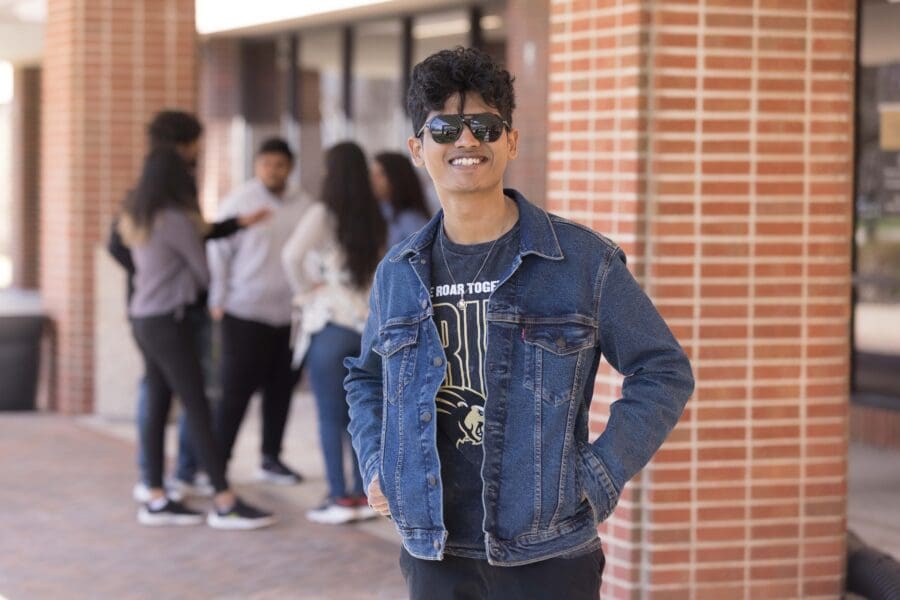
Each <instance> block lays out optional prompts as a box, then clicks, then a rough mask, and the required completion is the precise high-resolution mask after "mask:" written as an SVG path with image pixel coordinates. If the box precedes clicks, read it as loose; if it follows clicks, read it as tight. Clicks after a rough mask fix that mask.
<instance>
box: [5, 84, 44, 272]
mask: <svg viewBox="0 0 900 600" xmlns="http://www.w3.org/2000/svg"><path fill="white" fill-rule="evenodd" d="M13 77H14V82H13V88H14V89H15V96H14V97H13V106H12V147H13V148H14V149H15V151H14V152H13V153H12V161H13V162H12V171H11V175H12V214H11V215H10V218H11V221H12V263H13V274H12V284H13V287H18V288H22V289H34V288H36V287H38V245H39V241H38V238H39V236H38V228H39V218H40V217H39V215H40V202H39V199H40V149H41V144H40V132H41V127H40V125H41V110H40V108H41V68H40V67H33V66H22V67H16V69H15V71H14V75H13Z"/></svg>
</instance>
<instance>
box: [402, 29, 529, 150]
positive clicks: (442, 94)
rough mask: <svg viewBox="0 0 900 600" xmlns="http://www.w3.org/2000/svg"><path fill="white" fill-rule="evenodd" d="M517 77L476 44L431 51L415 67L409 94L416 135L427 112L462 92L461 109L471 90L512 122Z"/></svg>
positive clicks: (407, 97)
mask: <svg viewBox="0 0 900 600" xmlns="http://www.w3.org/2000/svg"><path fill="white" fill-rule="evenodd" d="M514 81H515V78H514V77H513V76H512V75H510V73H509V71H507V70H506V69H503V68H501V67H500V65H498V64H497V63H496V62H495V61H494V59H493V58H492V57H491V56H490V55H489V54H488V53H486V52H484V51H482V50H478V49H477V48H464V47H462V46H457V47H456V48H453V49H452V50H441V51H440V52H437V53H435V54H432V55H431V56H429V57H428V58H426V59H425V60H423V61H422V62H420V63H419V64H417V65H416V66H415V67H414V68H413V72H412V78H411V80H410V84H409V91H408V92H407V95H406V107H407V110H408V112H409V116H410V117H411V118H412V125H413V135H415V134H417V133H418V132H419V130H420V129H421V128H422V125H424V124H425V120H426V119H427V118H428V113H429V112H431V111H433V110H441V109H442V108H444V104H445V103H446V102H447V99H448V98H450V96H452V95H453V94H459V100H460V110H462V109H463V103H464V101H465V94H466V92H469V91H472V92H477V93H479V94H480V95H481V97H482V98H483V99H484V102H485V103H486V104H487V105H488V106H491V107H493V108H496V109H497V110H498V111H499V112H500V116H502V117H503V119H504V120H505V121H506V122H507V123H509V124H510V125H512V112H513V109H514V108H515V107H516V98H515V91H514V90H513V82H514Z"/></svg>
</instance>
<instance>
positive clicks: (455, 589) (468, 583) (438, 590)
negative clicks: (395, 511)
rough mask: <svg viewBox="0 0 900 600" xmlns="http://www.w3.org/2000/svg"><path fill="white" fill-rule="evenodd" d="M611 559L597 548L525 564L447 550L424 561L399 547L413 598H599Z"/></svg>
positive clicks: (402, 565)
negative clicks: (491, 561) (509, 564)
mask: <svg viewBox="0 0 900 600" xmlns="http://www.w3.org/2000/svg"><path fill="white" fill-rule="evenodd" d="M605 564H606V559H605V558H604V556H603V550H601V549H599V548H598V549H597V550H595V551H593V552H589V553H587V554H582V555H581V556H576V557H574V558H551V559H548V560H544V561H541V562H536V563H531V564H528V565H522V566H520V567H493V566H491V565H489V564H488V562H487V561H486V560H475V559H471V558H459V557H457V556H449V555H447V554H445V555H444V560H440V561H437V560H422V559H419V558H415V557H413V556H412V555H410V554H409V553H408V552H407V551H406V549H405V548H403V549H402V550H401V551H400V571H401V572H402V573H403V579H405V580H406V587H407V589H408V590H409V597H410V599H411V600H507V599H508V600H559V599H561V598H565V600H597V599H598V598H600V581H601V578H602V577H603V567H604V565H605Z"/></svg>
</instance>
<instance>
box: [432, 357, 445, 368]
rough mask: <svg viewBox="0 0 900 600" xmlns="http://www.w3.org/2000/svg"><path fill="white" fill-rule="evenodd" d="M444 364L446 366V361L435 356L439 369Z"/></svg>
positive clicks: (435, 362) (435, 363)
mask: <svg viewBox="0 0 900 600" xmlns="http://www.w3.org/2000/svg"><path fill="white" fill-rule="evenodd" d="M442 364H444V359H443V358H441V357H440V356H435V357H434V366H436V367H439V366H441V365H442Z"/></svg>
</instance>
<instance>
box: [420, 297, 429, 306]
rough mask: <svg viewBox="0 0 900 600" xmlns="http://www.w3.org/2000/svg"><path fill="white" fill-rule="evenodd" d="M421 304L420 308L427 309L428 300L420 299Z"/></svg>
mask: <svg viewBox="0 0 900 600" xmlns="http://www.w3.org/2000/svg"><path fill="white" fill-rule="evenodd" d="M421 304H422V308H427V307H428V300H426V299H425V298H422V302H421Z"/></svg>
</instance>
